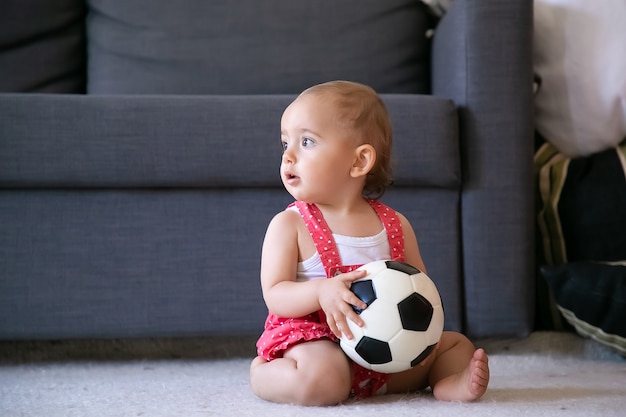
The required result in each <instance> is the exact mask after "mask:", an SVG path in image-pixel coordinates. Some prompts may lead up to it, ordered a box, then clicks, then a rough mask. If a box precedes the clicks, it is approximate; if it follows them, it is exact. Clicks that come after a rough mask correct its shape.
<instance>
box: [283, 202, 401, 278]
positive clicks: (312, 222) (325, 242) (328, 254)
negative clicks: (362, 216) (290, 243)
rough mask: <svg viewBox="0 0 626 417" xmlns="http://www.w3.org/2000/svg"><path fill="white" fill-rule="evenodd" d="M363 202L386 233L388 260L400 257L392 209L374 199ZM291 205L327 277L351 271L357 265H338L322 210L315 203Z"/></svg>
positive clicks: (398, 226) (397, 224)
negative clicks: (376, 216) (388, 249)
mask: <svg viewBox="0 0 626 417" xmlns="http://www.w3.org/2000/svg"><path fill="white" fill-rule="evenodd" d="M367 202H368V203H369V204H370V205H371V206H372V208H373V209H374V211H375V212H376V214H377V215H378V217H379V218H380V221H381V222H382V224H383V226H384V228H385V231H386V232H387V239H388V240H389V247H390V250H391V257H392V259H393V260H404V234H403V233H402V225H401V224H400V219H399V218H398V216H397V215H396V212H395V211H394V210H393V209H392V208H391V207H388V206H386V205H384V204H382V203H380V202H378V201H375V200H367ZM294 204H295V205H296V207H297V208H298V211H299V212H300V215H301V216H302V219H303V220H304V224H306V227H307V229H308V230H309V233H310V235H311V238H312V239H313V242H314V243H315V248H316V249H317V253H318V254H319V256H320V259H321V261H322V264H323V265H324V271H325V272H326V276H327V277H328V278H330V277H332V276H335V275H336V274H337V273H345V272H350V271H354V270H355V269H357V268H358V267H360V266H361V265H343V264H342V262H341V257H340V255H339V251H338V249H337V245H336V243H335V239H334V238H333V234H332V231H331V230H330V228H329V227H328V224H327V223H326V220H324V216H323V215H322V212H321V211H320V209H319V208H317V206H316V205H315V204H309V203H305V202H303V201H296V202H295V203H294Z"/></svg>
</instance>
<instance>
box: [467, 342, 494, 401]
mask: <svg viewBox="0 0 626 417" xmlns="http://www.w3.org/2000/svg"><path fill="white" fill-rule="evenodd" d="M465 373H466V374H467V375H466V378H467V379H466V380H467V388H468V393H469V394H470V398H469V399H468V400H467V401H474V400H477V399H479V398H480V397H482V396H483V395H484V394H485V392H486V391H487V385H489V360H488V358H487V354H486V353H485V351H484V350H483V349H476V352H474V356H473V357H472V359H471V361H470V364H469V366H468V367H467V369H465Z"/></svg>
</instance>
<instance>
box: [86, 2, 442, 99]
mask: <svg viewBox="0 0 626 417" xmlns="http://www.w3.org/2000/svg"><path fill="white" fill-rule="evenodd" d="M234 4H235V2H233V1H229V0H218V1H216V0H213V1H209V2H207V1H202V0H181V1H177V2H171V1H153V0H140V1H133V2H131V3H128V2H111V1H107V0H90V1H89V11H90V13H89V19H88V21H87V30H88V39H89V86H88V89H89V92H90V93H91V94H115V93H125V94H135V93H139V94H146V93H151V94H159V93H162V94H267V93H271V94H276V93H278V94H280V93H284V94H296V93H299V92H300V91H302V90H303V89H305V88H307V87H309V86H311V85H313V84H317V83H319V82H324V81H328V80H333V79H350V80H353V81H360V82H363V83H365V84H369V85H371V86H372V87H374V88H375V89H376V90H377V91H379V92H381V93H425V92H428V91H429V88H430V87H429V79H430V76H429V51H430V48H429V43H430V41H429V39H428V38H427V37H426V31H427V29H428V28H429V27H430V25H431V19H430V17H429V14H428V12H427V10H426V7H425V6H424V5H423V4H422V3H421V2H419V1H415V0H388V1H384V2H380V1H376V0H367V1H362V0H347V1H345V0H344V1H341V2H336V1H333V0H318V1H314V2H305V3H302V2H298V3H297V5H294V3H293V2H292V1H290V0H266V1H263V2H258V1H255V0H245V1H241V0H240V1H237V2H236V6H235V7H237V12H236V13H233V11H232V9H233V5H234ZM148 63H149V64H148ZM146 65H149V69H147V68H146Z"/></svg>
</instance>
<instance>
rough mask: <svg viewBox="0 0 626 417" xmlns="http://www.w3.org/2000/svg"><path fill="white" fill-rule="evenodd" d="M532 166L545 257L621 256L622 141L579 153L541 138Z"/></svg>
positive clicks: (625, 192) (624, 232) (550, 260)
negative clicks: (566, 151) (561, 149)
mask: <svg viewBox="0 0 626 417" xmlns="http://www.w3.org/2000/svg"><path fill="white" fill-rule="evenodd" d="M535 168H536V172H537V174H538V182H539V186H538V189H539V193H540V198H539V199H538V200H539V201H538V203H539V205H540V207H539V212H538V223H539V230H540V234H541V239H542V245H541V246H542V248H543V252H544V258H545V263H547V264H549V265H555V264H561V263H566V262H574V261H589V260H594V261H617V260H621V259H626V215H625V214H624V213H626V141H624V142H623V143H622V144H621V145H620V146H617V147H615V148H612V149H608V150H606V151H602V152H598V153H595V154H593V155H590V156H588V157H579V158H569V157H567V156H566V155H564V154H563V153H561V152H559V151H558V150H557V149H556V147H555V146H554V145H552V144H549V143H544V144H543V145H542V146H541V147H540V148H539V150H538V151H537V153H536V154H535Z"/></svg>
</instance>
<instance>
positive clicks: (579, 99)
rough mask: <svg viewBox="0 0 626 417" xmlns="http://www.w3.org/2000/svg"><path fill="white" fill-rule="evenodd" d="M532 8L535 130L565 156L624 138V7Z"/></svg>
mask: <svg viewBox="0 0 626 417" xmlns="http://www.w3.org/2000/svg"><path fill="white" fill-rule="evenodd" d="M534 6H535V7H534V13H535V29H534V34H535V37H534V39H535V40H534V67H535V72H536V73H537V74H538V75H539V77H540V78H541V89H540V90H539V92H538V94H537V95H536V97H535V123H536V127H537V130H538V131H539V132H540V133H541V134H542V136H543V137H545V138H546V139H547V140H548V141H550V142H551V143H552V144H554V145H555V146H556V147H557V148H558V149H559V150H560V151H561V152H562V153H563V154H565V155H567V156H569V157H574V156H583V155H590V154H592V153H594V152H599V151H602V150H605V149H608V148H611V147H613V146H615V145H617V144H618V143H619V142H620V141H621V140H622V139H623V138H624V136H626V105H625V103H626V41H625V40H626V25H625V24H624V22H626V2H625V1H624V0H603V1H601V2H595V1H590V0H535V3H534Z"/></svg>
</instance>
